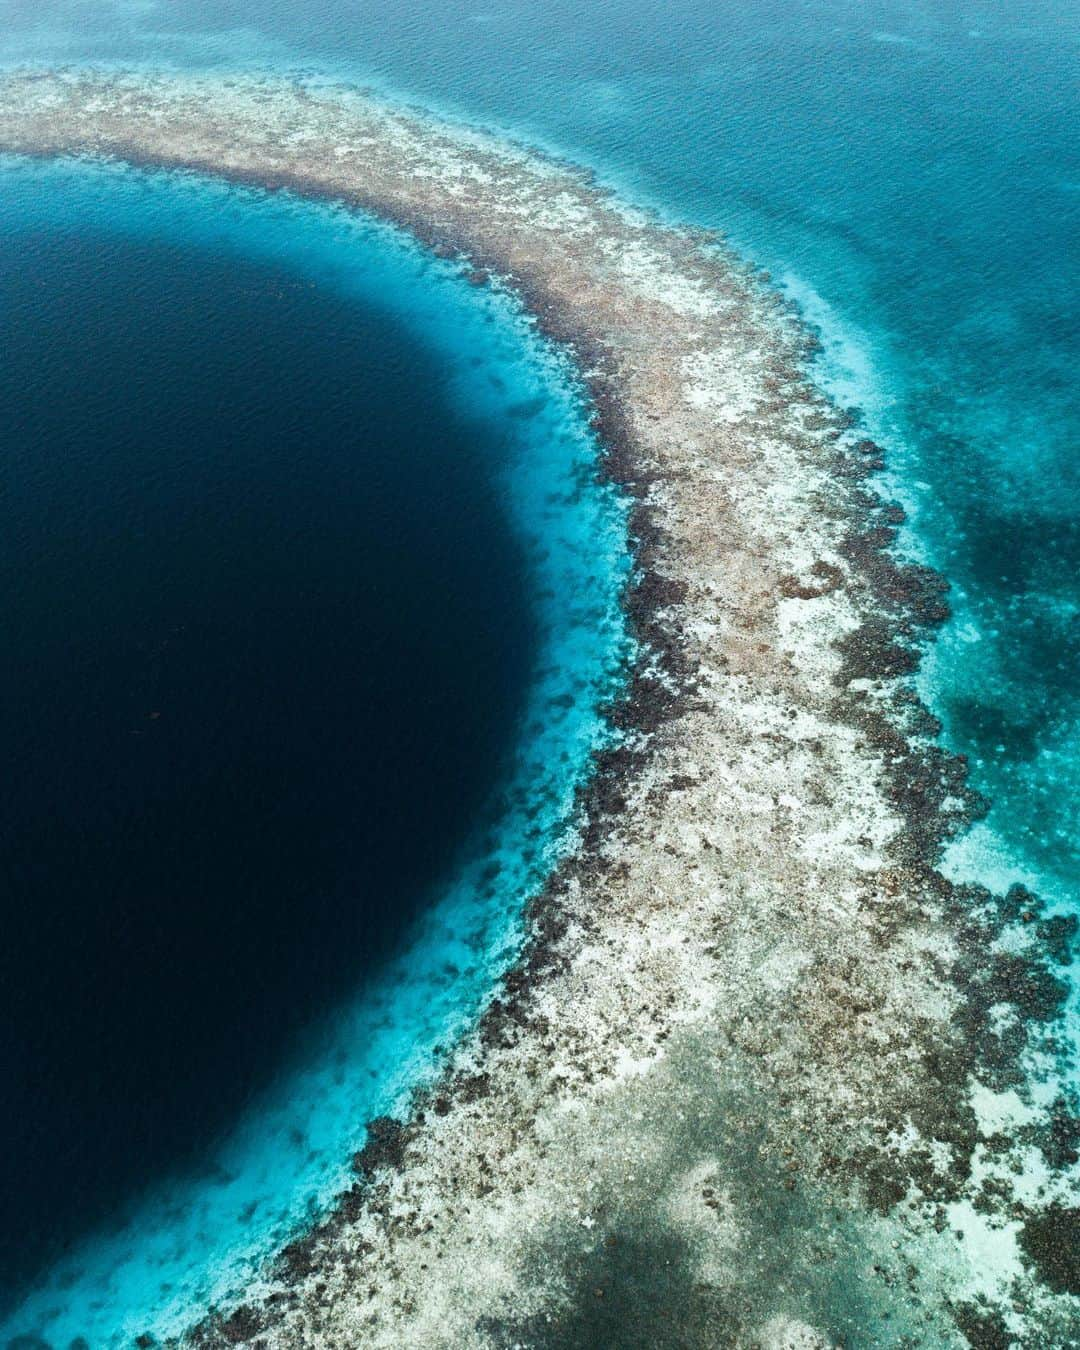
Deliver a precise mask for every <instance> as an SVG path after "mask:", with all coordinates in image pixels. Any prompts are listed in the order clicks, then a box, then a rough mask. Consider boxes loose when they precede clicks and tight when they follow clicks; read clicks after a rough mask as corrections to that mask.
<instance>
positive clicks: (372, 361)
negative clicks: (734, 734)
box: [0, 230, 536, 1279]
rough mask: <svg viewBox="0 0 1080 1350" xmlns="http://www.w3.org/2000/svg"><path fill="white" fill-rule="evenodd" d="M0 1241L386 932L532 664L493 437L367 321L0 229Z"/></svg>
mask: <svg viewBox="0 0 1080 1350" xmlns="http://www.w3.org/2000/svg"><path fill="white" fill-rule="evenodd" d="M0 350H2V351H3V353H4V359H3V361H2V363H0V444H2V445H3V447H4V471H3V495H2V497H0V597H2V598H0V630H2V631H3V633H4V647H5V652H6V656H5V660H4V662H3V664H2V666H0V745H3V747H4V762H5V772H4V775H3V778H2V780H0V891H2V893H3V894H4V895H5V896H7V897H9V901H14V903H10V904H9V905H8V906H7V907H6V909H5V924H4V942H3V944H2V946H0V987H2V988H3V997H4V1018H3V1021H2V1022H0V1065H2V1073H3V1082H4V1112H3V1116H2V1118H0V1120H2V1124H0V1269H2V1270H3V1271H4V1273H5V1279H10V1276H11V1274H12V1272H16V1273H22V1272H24V1271H26V1270H28V1269H30V1268H31V1267H32V1266H33V1265H34V1264H36V1263H37V1262H38V1261H40V1260H41V1259H42V1258H43V1257H45V1256H48V1255H49V1254H50V1253H51V1252H52V1249H53V1248H54V1247H55V1246H56V1244H58V1243H62V1242H66V1241H70V1240H71V1238H72V1237H73V1236H74V1235H76V1234H77V1233H78V1230H79V1227H80V1226H81V1225H82V1224H84V1223H86V1222H88V1221H90V1220H92V1219H96V1218H100V1217H101V1216H102V1214H103V1213H106V1212H107V1211H108V1209H109V1208H110V1206H112V1205H113V1204H115V1202H116V1200H117V1198H118V1197H119V1196H122V1195H123V1194H124V1193H125V1192H127V1191H128V1190H130V1189H131V1188H132V1187H137V1186H139V1185H141V1184H145V1182H146V1181H147V1180H148V1179H149V1178H153V1177H154V1176H155V1175H156V1174H157V1173H158V1171H159V1170H160V1169H162V1168H164V1167H173V1166H176V1165H178V1164H181V1163H189V1162H191V1163H197V1161H198V1159H199V1158H200V1155H201V1153H202V1151H203V1150H204V1149H205V1147H206V1145H207V1143H208V1141H209V1140H211V1139H213V1138H214V1136H215V1135H216V1134H217V1133H218V1132H219V1131H220V1130H221V1128H222V1127H223V1125H224V1124H226V1123H227V1122H228V1121H229V1120H230V1119H231V1117H232V1116H233V1115H234V1114H235V1113H236V1112H237V1111H238V1109H239V1108H240V1107H241V1106H242V1105H243V1103H244V1102H245V1101H246V1100H248V1099H249V1098H250V1097H251V1095H252V1094H253V1093H254V1092H255V1091H256V1090H257V1089H258V1088H260V1087H261V1086H262V1085H263V1084H264V1081H265V1080H266V1078H267V1077H268V1075H269V1073H270V1070H271V1069H274V1068H276V1067H277V1065H278V1064H279V1063H280V1060H281V1057H282V1055H283V1053H285V1052H286V1050H287V1049H288V1047H289V1046H290V1044H291V1043H292V1042H294V1041H295V1039H296V1037H297V1034H298V1032H299V1031H302V1030H304V1029H306V1027H307V1026H308V1025H309V1024H310V1022H311V1021H312V1020H313V1019H315V1018H316V1017H318V1015H319V1014H321V1013H324V1012H325V1011H326V1010H328V1008H330V1007H332V1006H333V1005H334V1003H335V1002H336V1001H337V1000H338V999H340V998H341V996H342V994H343V993H344V992H345V991H346V990H348V989H349V988H350V987H351V986H352V985H353V984H355V982H356V980H357V977H358V974H359V973H360V972H362V971H363V970H364V969H365V968H366V967H367V966H368V965H369V964H370V963H371V962H372V961H374V960H375V959H376V958H377V957H378V956H379V954H380V953H381V952H382V951H384V950H385V948H386V947H387V944H388V943H390V942H392V941H393V940H394V939H395V938H396V937H398V936H399V935H400V933H401V931H402V928H403V926H404V923H405V921H406V920H407V919H408V917H409V916H410V913H411V912H412V911H413V910H414V908H415V907H416V906H417V905H418V903H419V902H420V900H421V899H422V897H423V896H424V895H425V892H426V890H427V888H429V887H430V886H431V885H432V883H433V882H434V881H435V880H436V879H437V878H438V877H439V876H440V875H441V874H442V873H443V872H444V871H445V870H446V869H447V867H448V865H449V863H450V861H451V860H452V856H453V852H454V850H455V848H457V847H458V846H459V845H460V844H461V841H462V839H463V838H464V837H465V835H466V833H467V832H468V830H469V828H470V827H471V826H472V825H473V824H474V822H475V821H476V819H477V817H478V814H479V813H480V811H481V809H482V807H483V805H484V801H485V797H486V796H487V794H489V793H490V792H491V790H492V788H493V786H494V784H495V783H496V781H497V778H498V775H499V772H500V759H501V757H503V756H505V755H506V753H507V747H508V745H509V743H510V742H511V740H512V736H513V733H514V731H515V728H516V723H517V719H518V717H519V716H520V714H521V711H522V707H523V703H524V698H525V690H526V686H527V683H528V679H529V676H530V673H531V663H532V661H533V659H534V657H535V647H536V634H535V624H534V622H533V619H532V611H531V608H530V605H529V603H528V598H527V577H526V572H525V566H524V559H523V556H522V551H521V549H520V547H519V546H518V544H517V542H516V540H515V538H514V535H513V532H512V530H511V528H510V524H509V521H508V519H507V517H506V514H505V513H504V512H503V511H501V510H500V507H499V502H498V499H497V495H496V491H495V486H494V483H493V475H492V468H493V465H494V464H495V463H497V461H498V455H496V454H492V451H491V447H490V445H485V444H484V443H483V441H482V439H481V436H480V435H478V429H477V426H476V425H475V424H471V425H470V424H468V423H467V422H466V421H465V419H464V418H463V417H462V415H461V413H460V410H459V409H458V408H457V407H456V406H455V404H454V402H453V400H452V399H451V398H450V397H449V395H448V392H447V389H446V387H445V384H446V382H445V377H444V373H443V371H442V369H441V367H440V364H439V362H438V361H437V359H436V358H435V356H434V354H433V353H431V352H429V351H425V350H424V349H423V348H422V347H419V346H418V345H417V343H416V341H415V340H414V338H413V336H412V335H411V334H410V333H408V332H407V331H405V330H404V329H403V327H402V325H401V323H400V322H399V321H395V319H394V317H393V315H391V314H388V313H386V312H380V311H379V310H377V309H373V308H371V307H362V306H361V305H360V304H359V303H358V302H357V301H355V300H352V301H349V300H345V299H343V298H341V297H340V296H338V295H336V294H335V293H334V292H333V291H328V290H326V289H323V288H319V287H316V286H314V285H312V284H311V283H305V282H304V281H303V280H301V279H298V278H296V277H295V276H290V275H289V274H287V273H284V272H282V271H281V270H278V269H274V268H271V267H267V266H265V265H260V264H258V263H246V262H244V261H243V260H238V259H237V258H235V257H229V256H220V255H215V254H214V253H212V252H208V251H205V250H203V249H200V248H190V247H189V248H180V247H175V246H174V247H169V246H167V245H164V244H161V243H145V242H141V241H134V240H131V239H127V238H116V237H110V236H109V235H104V234H99V233H97V232H96V231H93V230H91V231H85V230H70V231H65V232H62V233H61V232H59V231H39V232H33V233H31V232H25V233H24V232H21V231H14V232H9V233H7V234H5V235H4V236H3V238H2V239H0Z"/></svg>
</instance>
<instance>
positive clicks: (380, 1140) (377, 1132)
mask: <svg viewBox="0 0 1080 1350" xmlns="http://www.w3.org/2000/svg"><path fill="white" fill-rule="evenodd" d="M407 1143H408V1132H407V1130H406V1128H405V1126H404V1125H403V1124H402V1123H401V1121H400V1120H395V1119H394V1117H393V1116H376V1117H375V1119H374V1120H373V1121H372V1122H371V1123H370V1124H369V1125H368V1132H367V1143H365V1145H364V1147H363V1148H362V1149H360V1151H359V1152H358V1153H355V1154H354V1155H353V1170H354V1171H355V1172H357V1173H358V1174H359V1175H360V1176H362V1177H371V1176H374V1174H375V1173H376V1172H378V1171H379V1170H380V1169H382V1168H389V1169H390V1170H391V1171H396V1170H397V1169H398V1168H399V1167H400V1166H401V1164H402V1162H403V1161H404V1158H405V1145H406V1144H407Z"/></svg>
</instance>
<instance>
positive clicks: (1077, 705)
mask: <svg viewBox="0 0 1080 1350" xmlns="http://www.w3.org/2000/svg"><path fill="white" fill-rule="evenodd" d="M4 15H5V19H6V24H7V26H6V30H5V33H4V36H3V38H2V39H0V59H7V60H11V61H18V60H37V59H41V60H55V59H57V58H63V59H76V60H85V59H91V60H96V61H118V62H145V63H150V64H152V63H154V62H160V61H165V62H169V63H172V64H175V65H179V66H192V67H199V66H206V65H214V66H221V65H232V66H240V67H243V66H259V67H270V68H274V69H300V70H304V71H306V72H326V73H329V74H331V75H337V76H345V77H348V78H357V79H360V80H363V81H364V82H365V83H369V84H374V85H376V87H380V86H381V87H384V88H385V89H386V90H387V91H388V92H400V93H402V94H404V95H406V96H408V97H410V98H415V99H419V100H421V101H426V102H428V103H430V104H431V105H432V106H435V107H437V108H441V109H445V110H447V111H450V112H452V113H457V114H460V115H463V116H465V117H467V118H471V119H474V120H479V121H483V122H487V123H490V124H493V125H495V126H496V127H502V128H505V129H508V130H511V131H513V132H515V133H517V134H520V135H522V136H523V137H525V138H526V139H532V140H534V141H539V142H542V143H545V144H547V145H549V146H550V147H552V148H554V149H555V150H557V151H561V152H564V153H566V154H567V155H569V156H571V157H573V158H575V159H579V160H584V161H586V162H589V163H591V164H593V165H594V166H595V167H596V168H597V170H598V172H599V173H600V175H601V177H602V178H604V179H605V180H607V181H609V182H612V183H614V184H615V185H616V186H617V187H619V188H620V189H621V190H622V191H624V192H625V193H628V194H630V195H632V196H636V197H638V198H640V199H643V200H646V201H650V202H652V203H654V204H655V205H657V206H659V207H660V209H662V210H664V211H667V212H670V213H671V214H673V215H677V216H680V217H684V218H691V219H694V220H697V221H701V222H703V223H706V224H708V225H712V226H719V227H720V228H722V229H725V230H727V231H728V232H729V234H730V236H731V237H732V239H733V240H734V242H735V243H736V244H737V245H738V246H739V247H740V248H741V249H742V250H743V251H744V252H745V253H746V254H747V255H748V256H750V257H752V258H754V259H755V260H756V261H758V262H759V263H761V264H763V265H765V266H767V267H768V268H769V269H770V270H771V271H772V273H773V275H774V277H775V278H776V279H777V281H778V283H779V284H781V285H783V286H784V287H786V288H787V289H788V291H789V292H790V293H791V294H792V295H793V296H794V297H795V298H796V299H797V300H798V301H799V302H800V303H801V304H802V306H803V308H804V311H805V312H806V314H807V316H808V318H809V319H810V320H811V321H813V322H815V323H817V324H818V325H819V326H820V328H821V330H822V334H823V337H824V339H825V344H826V352H825V357H824V359H823V362H822V366H821V371H820V373H821V376H822V378H823V379H826V380H827V381H828V382H829V383H830V384H831V387H832V388H833V389H834V390H835V391H836V393H837V396H838V397H839V398H841V400H842V401H844V402H846V403H848V404H852V405H857V406H859V407H860V408H861V409H862V410H863V412H864V416H865V418H866V423H867V425H868V427H869V429H870V430H871V431H872V432H873V433H874V434H876V435H879V436H880V437H881V438H882V439H883V441H884V442H885V443H886V445H887V447H888V450H889V454H890V460H889V463H890V474H891V484H890V485H891V488H892V490H894V491H895V492H896V493H897V494H898V495H899V496H900V497H901V498H902V500H903V501H904V502H905V504H906V505H907V507H908V509H909V511H910V514H911V521H912V525H911V529H910V531H909V532H908V535H907V541H906V542H907V544H908V546H909V547H910V548H911V549H912V550H914V551H917V552H919V553H921V554H922V555H924V556H926V557H928V558H929V559H930V560H931V561H933V562H935V563H936V564H938V565H939V566H941V567H942V568H943V569H944V570H945V571H946V573H947V574H948V576H949V578H950V580H951V582H952V583H953V592H952V602H953V605H954V609H955V618H954V620H953V621H952V622H951V623H950V624H949V625H948V626H947V628H946V630H945V632H944V633H943V634H942V636H941V638H940V639H939V641H938V642H937V644H936V646H935V648H934V650H933V652H932V653H931V656H930V659H929V660H928V661H927V663H926V665H925V668H924V673H923V687H924V690H925V692H926V695H927V697H928V698H929V700H930V702H931V703H932V705H933V706H934V707H935V709H936V710H937V711H938V712H939V713H940V714H941V715H942V716H943V718H944V720H945V724H946V734H947V737H948V739H949V741H950V743H951V744H953V745H954V746H956V747H957V748H959V749H961V750H963V751H965V752H966V753H967V754H969V756H970V758H971V763H972V772H973V778H974V781H975V785H976V786H977V787H979V788H981V789H982V790H983V791H985V792H987V793H988V794H989V795H990V796H991V798H992V799H993V802H994V806H993V809H992V811H991V814H990V816H989V818H988V820H987V822H986V823H985V824H984V825H982V826H979V827H978V828H977V829H976V830H974V831H973V832H972V833H971V835H970V836H969V837H968V838H967V839H966V840H965V841H964V842H963V843H962V844H961V845H960V846H959V847H957V848H956V849H954V851H953V856H952V860H951V865H952V866H953V867H954V868H955V869H956V870H957V871H958V872H960V873H962V874H964V875H970V874H976V875H979V876H983V877H986V878H988V879H991V880H996V881H998V882H1001V883H1004V882H1006V881H1008V880H1009V879H1011V878H1014V877H1022V878H1025V879H1028V880H1030V881H1031V882H1033V883H1034V884H1035V885H1037V886H1038V887H1039V888H1040V889H1042V890H1043V891H1044V892H1045V893H1047V894H1048V895H1050V896H1051V897H1052V898H1054V899H1055V900H1056V901H1058V902H1059V903H1061V904H1065V905H1068V906H1076V905H1078V904H1080V856H1078V850H1077V834H1078V826H1077V822H1078V820H1080V675H1078V669H1080V650H1078V648H1080V530H1078V529H1077V525H1076V522H1077V520H1078V519H1080V469H1078V459H1077V454H1076V446H1077V443H1078V440H1080V437H1078V430H1080V405H1078V397H1077V381H1076V378H1075V371H1076V369H1077V368H1078V365H1080V323H1078V322H1077V316H1076V295H1077V291H1078V281H1080V277H1078V270H1080V156H1078V154H1077V150H1078V146H1077V138H1076V126H1077V125H1078V119H1077V116H1076V95H1075V84H1074V81H1075V71H1076V68H1077V55H1078V52H1077V48H1078V45H1080V44H1078V38H1080V11H1078V10H1077V7H1076V6H1075V4H1073V3H1072V2H1071V0H1003V2H1002V3H994V4H991V3H973V2H971V0H957V2H956V3H952V4H949V5H941V4H937V3H931V0H859V2H858V3H856V0H746V2H745V3H740V4H734V3H730V2H729V0H720V2H719V3H718V0H680V3H678V4H674V5H672V4H667V3H661V0H601V3H597V4H593V5H589V6H581V5H580V4H577V3H570V0H553V2H551V3H544V4H540V3H539V0H487V2H486V3H480V2H479V0H477V2H476V3H469V2H468V0H364V3H363V4H356V3H348V2H347V0H317V2H316V3H306V4H300V3H298V0H250V2H245V3H243V4H240V3H236V0H230V3H224V2H223V0H176V2H175V3H172V4H168V5H165V4H153V3H146V0H139V3H137V4H136V3H131V4H128V3H125V2H124V0H117V2H116V3H115V4H112V5H109V6H104V5H102V6H96V7H92V8H88V7H86V6H84V5H82V4H80V3H76V2H75V0H70V3H64V2H63V0H37V2H35V3H34V4H33V5H31V4H24V3H21V2H15V0H9V2H8V4H7V5H6V7H5V10H4Z"/></svg>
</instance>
